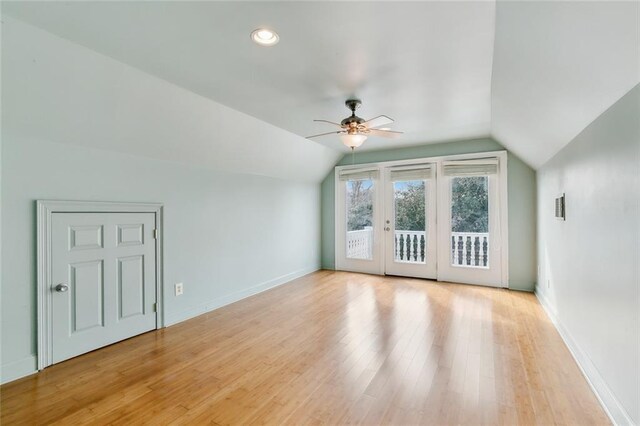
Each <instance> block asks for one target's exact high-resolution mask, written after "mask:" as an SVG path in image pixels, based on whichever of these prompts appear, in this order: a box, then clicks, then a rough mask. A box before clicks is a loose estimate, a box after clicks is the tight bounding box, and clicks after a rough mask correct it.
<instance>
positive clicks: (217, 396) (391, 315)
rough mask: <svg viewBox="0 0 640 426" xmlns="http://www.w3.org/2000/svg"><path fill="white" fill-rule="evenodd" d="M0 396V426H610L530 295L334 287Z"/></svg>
mask: <svg viewBox="0 0 640 426" xmlns="http://www.w3.org/2000/svg"><path fill="white" fill-rule="evenodd" d="M1 393H2V395H1V398H2V400H1V402H2V406H1V410H2V424H3V425H11V424H48V423H60V424H84V423H94V424H127V425H131V424H144V423H147V424H220V425H223V424H261V423H268V424H284V423H288V424H296V425H298V424H308V423H324V424H353V423H361V424H367V425H369V424H398V425H401V424H433V425H441V424H474V425H475V424H491V425H493V424H509V425H512V424H523V425H529V424H540V425H552V424H563V425H589V424H609V421H608V419H607V417H606V415H605V414H604V412H603V411H602V409H601V407H600V405H599V404H598V402H597V400H596V398H595V396H594V395H593V393H592V392H591V390H590V388H589V386H588V384H587V382H586V381H585V379H584V378H583V376H582V375H581V373H580V371H579V369H578V367H577V365H576V364H575V362H574V360H573V358H572V357H571V355H570V354H569V351H568V350H567V348H566V347H565V345H564V344H563V342H562V340H561V338H560V336H559V335H558V333H557V332H556V330H555V329H554V327H553V325H552V324H551V322H550V321H549V319H548V318H547V317H546V315H545V313H544V312H543V310H542V308H541V307H540V305H539V304H538V302H537V300H536V298H535V296H534V295H532V294H529V293H521V292H513V291H508V290H501V289H491V288H484V287H475V286H465V285H457V284H442V283H435V282H431V281H424V280H417V279H404V278H393V277H377V276H370V275H361V274H352V273H344V272H332V271H319V272H316V273H314V274H311V275H308V276H306V277H303V278H300V279H298V280H295V281H293V282H291V283H289V284H287V285H284V286H281V287H279V288H277V289H274V290H271V291H268V292H265V293H262V294H259V295H257V296H254V297H252V298H249V299H246V300H243V301H240V302H238V303H235V304H233V305H230V306H227V307H225V308H222V309H219V310H216V311H214V312H211V313H208V314H206V315H202V316H200V317H197V318H194V319H192V320H189V321H186V322H183V323H180V324H178V325H175V326H172V327H169V328H166V329H164V330H160V331H156V332H151V333H147V334H144V335H141V336H138V337H135V338H132V339H129V340H126V341H124V342H120V343H118V344H115V345H112V346H109V347H107V348H103V349H100V350H98V351H95V352H92V353H89V354H86V355H83V356H80V357H78V358H75V359H72V360H69V361H66V362H63V363H61V364H58V365H55V366H53V367H50V368H48V369H46V370H45V371H43V372H41V373H39V374H36V375H33V376H30V377H27V378H24V379H22V380H19V381H16V382H13V383H9V384H7V385H4V386H2V388H1Z"/></svg>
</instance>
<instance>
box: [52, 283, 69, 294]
mask: <svg viewBox="0 0 640 426" xmlns="http://www.w3.org/2000/svg"><path fill="white" fill-rule="evenodd" d="M54 288H55V290H56V291H57V292H58V293H64V292H65V291H68V290H69V286H68V285H66V284H64V283H62V284H58V285H57V286H55V287H54Z"/></svg>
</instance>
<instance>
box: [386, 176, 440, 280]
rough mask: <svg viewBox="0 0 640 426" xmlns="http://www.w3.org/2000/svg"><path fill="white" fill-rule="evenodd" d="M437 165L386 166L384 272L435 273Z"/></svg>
mask: <svg viewBox="0 0 640 426" xmlns="http://www.w3.org/2000/svg"><path fill="white" fill-rule="evenodd" d="M434 166H435V164H415V165H409V166H396V167H389V168H386V169H385V173H384V177H385V185H384V192H385V197H384V212H385V219H384V230H385V256H384V264H385V273H386V274H388V275H402V276H407V277H418V278H431V279H435V278H437V276H436V264H437V262H436V232H435V231H436V209H435V206H436V188H435V180H434V179H433V178H434V175H435V170H434V169H435V167H434Z"/></svg>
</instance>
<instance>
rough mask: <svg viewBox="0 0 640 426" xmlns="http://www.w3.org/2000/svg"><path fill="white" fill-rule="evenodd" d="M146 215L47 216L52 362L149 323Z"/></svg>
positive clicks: (152, 290) (150, 219)
mask: <svg viewBox="0 0 640 426" xmlns="http://www.w3.org/2000/svg"><path fill="white" fill-rule="evenodd" d="M154 229H155V215H154V214H153V213H53V214H52V234H51V236H52V239H51V253H52V255H51V258H52V271H51V272H52V286H51V291H52V292H53V305H52V313H51V315H52V318H51V319H52V331H53V345H52V346H53V362H54V363H55V362H60V361H63V360H65V359H68V358H71V357H74V356H77V355H80V354H82V353H85V352H89V351H91V350H94V349H97V348H100V347H102V346H106V345H109V344H111V343H114V342H117V341H119V340H123V339H126V338H129V337H132V336H135V335H137V334H140V333H144V332H146V331H149V330H153V329H155V328H156V314H155V312H154V305H155V303H156V249H155V240H154V235H153V231H154Z"/></svg>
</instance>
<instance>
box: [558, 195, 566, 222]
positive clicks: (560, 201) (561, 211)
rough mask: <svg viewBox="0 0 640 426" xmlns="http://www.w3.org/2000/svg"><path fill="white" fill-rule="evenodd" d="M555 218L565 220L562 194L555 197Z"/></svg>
mask: <svg viewBox="0 0 640 426" xmlns="http://www.w3.org/2000/svg"><path fill="white" fill-rule="evenodd" d="M556 219H559V220H566V215H565V204H564V194H562V195H561V196H559V197H558V198H556Z"/></svg>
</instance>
